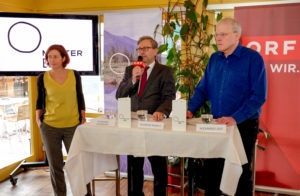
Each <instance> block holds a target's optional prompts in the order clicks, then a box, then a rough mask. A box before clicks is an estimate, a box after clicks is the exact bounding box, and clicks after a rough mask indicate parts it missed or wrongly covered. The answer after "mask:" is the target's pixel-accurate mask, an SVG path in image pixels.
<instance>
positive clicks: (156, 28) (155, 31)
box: [153, 24, 160, 39]
mask: <svg viewBox="0 0 300 196" xmlns="http://www.w3.org/2000/svg"><path fill="white" fill-rule="evenodd" d="M159 27H160V25H159V24H157V25H156V27H155V29H154V33H153V37H154V39H155V37H156V34H157V30H158V28H159Z"/></svg>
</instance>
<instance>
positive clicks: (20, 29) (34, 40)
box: [8, 22, 42, 53]
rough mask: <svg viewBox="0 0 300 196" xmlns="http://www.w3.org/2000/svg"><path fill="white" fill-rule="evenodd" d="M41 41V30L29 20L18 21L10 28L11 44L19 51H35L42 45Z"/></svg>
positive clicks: (9, 39)
mask: <svg viewBox="0 0 300 196" xmlns="http://www.w3.org/2000/svg"><path fill="white" fill-rule="evenodd" d="M41 41H42V35H41V32H40V30H39V29H38V28H37V27H36V26H34V25H32V24H30V23H28V22H17V23H15V24H13V25H12V26H11V27H10V28H9V30H8V42H9V45H10V46H11V47H12V48H13V49H14V50H16V51H18V52H21V53H31V52H34V51H35V50H36V49H38V47H39V46H40V44H41Z"/></svg>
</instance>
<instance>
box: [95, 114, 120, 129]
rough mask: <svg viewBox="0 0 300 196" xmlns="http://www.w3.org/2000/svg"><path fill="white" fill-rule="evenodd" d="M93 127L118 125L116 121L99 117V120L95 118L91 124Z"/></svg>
mask: <svg viewBox="0 0 300 196" xmlns="http://www.w3.org/2000/svg"><path fill="white" fill-rule="evenodd" d="M90 123H91V124H92V125H105V126H111V127H113V126H115V124H116V119H108V118H106V117H103V116H99V117H97V118H94V119H92V120H91V122H90Z"/></svg>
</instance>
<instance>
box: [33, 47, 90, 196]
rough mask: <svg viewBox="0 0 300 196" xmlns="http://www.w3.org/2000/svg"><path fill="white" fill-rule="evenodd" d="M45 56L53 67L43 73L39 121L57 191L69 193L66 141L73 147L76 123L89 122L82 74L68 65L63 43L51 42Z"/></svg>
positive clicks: (56, 193) (41, 75)
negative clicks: (86, 120)
mask: <svg viewBox="0 0 300 196" xmlns="http://www.w3.org/2000/svg"><path fill="white" fill-rule="evenodd" d="M45 59H46V62H47V64H48V66H49V67H50V68H51V70H49V71H46V72H45V73H42V74H40V75H39V77H38V80H37V87H38V98H37V103H36V122H37V124H38V126H39V127H40V131H41V136H42V140H43V143H44V147H45V150H46V155H47V159H48V162H49V166H50V177H51V183H52V187H53V190H54V195H56V196H65V195H66V192H67V191H66V183H65V177H64V171H63V166H64V162H63V153H62V141H63V142H64V145H65V147H66V151H67V152H68V151H69V148H70V145H71V141H72V138H73V135H74V132H75V129H76V127H77V126H78V125H79V124H83V123H84V122H85V103H84V97H83V93H82V86H81V78H80V75H79V73H78V72H77V71H75V70H71V69H66V66H67V64H68V63H69V62H70V57H69V55H68V53H67V51H66V49H65V48H64V47H63V46H61V45H52V46H50V47H49V48H48V49H47V51H46V54H45Z"/></svg>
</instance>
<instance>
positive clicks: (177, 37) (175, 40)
mask: <svg viewBox="0 0 300 196" xmlns="http://www.w3.org/2000/svg"><path fill="white" fill-rule="evenodd" d="M178 39H179V35H175V37H174V43H176V42H177V41H178Z"/></svg>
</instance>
